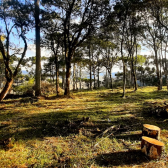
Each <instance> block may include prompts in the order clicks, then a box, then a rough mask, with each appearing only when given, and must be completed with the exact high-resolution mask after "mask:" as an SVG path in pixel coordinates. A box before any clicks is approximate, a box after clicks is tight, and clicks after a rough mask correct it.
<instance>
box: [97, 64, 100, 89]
mask: <svg viewBox="0 0 168 168" xmlns="http://www.w3.org/2000/svg"><path fill="white" fill-rule="evenodd" d="M99 73H100V67H99V66H98V70H97V82H98V88H99V87H100V79H99Z"/></svg>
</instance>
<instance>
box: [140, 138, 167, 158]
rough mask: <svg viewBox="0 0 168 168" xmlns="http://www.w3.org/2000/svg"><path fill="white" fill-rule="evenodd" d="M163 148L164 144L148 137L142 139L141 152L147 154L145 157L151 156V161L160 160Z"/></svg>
mask: <svg viewBox="0 0 168 168" xmlns="http://www.w3.org/2000/svg"><path fill="white" fill-rule="evenodd" d="M163 147H164V143H162V142H160V141H158V140H156V139H153V138H149V137H146V136H143V137H142V141H141V151H142V152H143V153H145V155H147V156H149V158H150V159H158V158H160V156H161V154H162V150H163Z"/></svg>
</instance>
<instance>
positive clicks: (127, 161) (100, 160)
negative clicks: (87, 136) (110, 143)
mask: <svg viewBox="0 0 168 168" xmlns="http://www.w3.org/2000/svg"><path fill="white" fill-rule="evenodd" d="M95 161H96V164H97V165H99V166H106V167H109V166H121V165H133V164H136V165H137V164H142V163H145V162H149V160H148V159H147V157H146V156H145V155H144V154H143V153H142V152H141V150H131V151H126V152H114V153H106V154H100V155H98V156H97V157H96V158H95Z"/></svg>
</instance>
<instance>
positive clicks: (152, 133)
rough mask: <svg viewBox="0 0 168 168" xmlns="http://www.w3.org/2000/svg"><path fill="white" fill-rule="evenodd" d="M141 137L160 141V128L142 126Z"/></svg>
mask: <svg viewBox="0 0 168 168" xmlns="http://www.w3.org/2000/svg"><path fill="white" fill-rule="evenodd" d="M142 136H147V137H150V138H154V139H160V128H159V127H157V126H155V125H149V124H143V129H142Z"/></svg>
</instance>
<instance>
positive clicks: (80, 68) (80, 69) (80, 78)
mask: <svg viewBox="0 0 168 168" xmlns="http://www.w3.org/2000/svg"><path fill="white" fill-rule="evenodd" d="M81 69H82V68H81V64H80V72H79V73H80V90H81V89H82V70H81Z"/></svg>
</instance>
